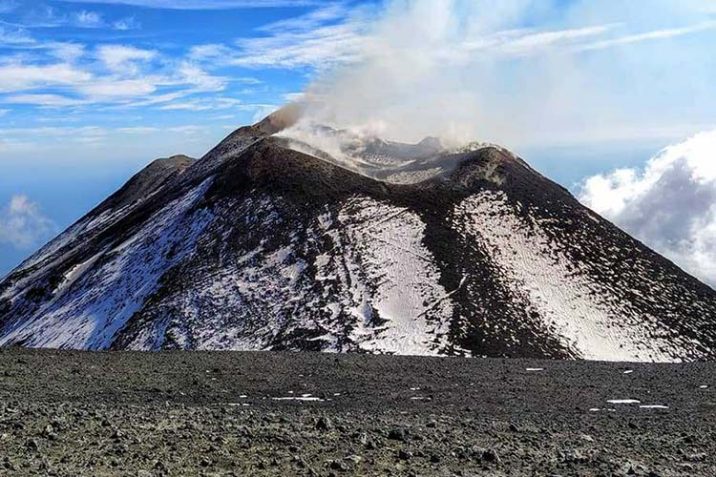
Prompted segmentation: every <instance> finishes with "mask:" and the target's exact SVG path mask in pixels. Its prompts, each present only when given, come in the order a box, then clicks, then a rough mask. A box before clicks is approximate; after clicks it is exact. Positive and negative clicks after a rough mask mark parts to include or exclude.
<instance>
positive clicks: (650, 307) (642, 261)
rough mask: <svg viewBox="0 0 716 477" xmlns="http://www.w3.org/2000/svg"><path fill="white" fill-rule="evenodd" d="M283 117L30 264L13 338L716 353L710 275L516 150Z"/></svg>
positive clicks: (145, 180)
mask: <svg viewBox="0 0 716 477" xmlns="http://www.w3.org/2000/svg"><path fill="white" fill-rule="evenodd" d="M281 127H282V126H277V125H276V123H275V121H274V122H271V121H268V120H267V121H264V122H262V123H259V124H257V125H255V126H250V127H245V128H241V129H239V130H237V131H236V132H234V133H233V134H231V135H230V136H229V137H228V138H227V139H225V140H224V141H223V142H222V143H221V144H219V145H218V146H217V147H216V148H214V149H213V150H212V151H210V152H209V153H208V154H207V155H206V156H205V157H204V158H202V159H200V160H198V161H193V160H191V159H189V158H185V157H174V158H170V159H165V160H160V161H157V162H155V163H153V164H152V165H150V166H149V167H148V168H146V169H145V170H144V171H142V172H140V173H139V174H138V175H137V176H135V178H133V179H132V180H131V181H130V182H129V183H128V184H127V185H126V186H125V187H123V188H122V189H121V190H120V191H118V192H117V193H116V194H114V195H113V196H111V197H110V198H109V199H107V201H105V202H104V203H102V204H100V205H99V206H98V207H97V208H96V209H95V210H93V211H92V212H90V213H89V214H88V215H87V216H85V217H84V218H83V219H81V220H80V221H79V222H78V223H77V224H75V225H73V226H72V227H70V228H69V229H68V230H67V231H66V232H64V233H63V234H61V235H60V236H59V237H57V238H56V239H55V240H54V241H52V242H51V243H50V244H48V245H47V246H46V247H44V248H43V249H41V250H40V251H39V252H38V253H37V254H35V255H34V256H33V257H30V258H29V259H28V260H27V261H25V263H23V264H22V265H21V266H20V267H19V268H18V269H16V270H15V271H13V272H12V273H11V274H10V275H8V276H7V277H6V278H5V280H4V281H2V282H1V283H0V345H12V344H19V345H24V346H31V347H61V348H78V349H109V348H113V349H147V350H153V349H163V348H180V349H240V350H262V349H273V350H320V351H334V352H349V351H351V352H372V353H400V354H442V355H474V356H529V357H553V358H587V359H605V360H644V361H673V360H694V359H706V358H714V357H716V326H715V323H716V322H715V317H716V293H715V292H714V291H713V290H712V289H711V288H709V287H707V286H705V285H703V284H702V283H700V282H699V281H697V280H696V279H694V278H692V277H690V276H689V275H687V274H685V273H684V272H682V271H681V270H680V269H678V268H677V267H676V266H675V265H673V264H672V263H671V262H669V261H667V260H665V259H664V258H662V257H660V256H659V255H657V254H655V253H654V252H652V251H651V250H649V249H648V248H646V247H645V246H643V245H642V244H640V243H639V242H637V241H635V240H633V239H632V238H630V237H629V236H627V235H626V234H624V233H623V232H622V231H620V230H619V229H617V228H616V227H614V226H613V225H611V224H610V223H609V222H607V221H605V220H603V219H601V218H600V217H598V216H597V215H595V214H594V213H593V212H591V211H590V210H588V209H586V208H585V207H583V206H582V205H580V204H579V203H578V202H577V201H576V200H575V199H574V198H573V197H572V196H571V195H570V194H569V193H568V192H567V191H565V190H564V189H563V188H561V187H560V186H558V185H556V184H554V183H552V182H550V181H549V180H547V179H545V178H544V177H542V176H541V175H539V174H538V173H536V172H535V171H533V170H532V169H531V168H530V167H529V166H528V165H527V164H525V163H524V162H523V161H522V160H521V159H519V158H517V157H515V156H513V155H512V154H510V153H509V152H508V151H505V150H504V149H501V148H499V147H496V146H487V145H473V146H470V147H466V148H463V149H461V150H459V151H447V150H445V149H444V148H442V146H441V145H440V144H439V142H437V141H436V140H426V141H423V142H422V143H419V144H417V145H414V146H410V145H404V144H397V143H390V142H386V141H381V140H378V139H375V138H368V139H365V138H360V137H353V138H351V141H349V142H348V143H346V144H348V145H347V146H346V145H344V146H343V147H342V149H341V151H340V154H338V153H336V152H334V151H326V150H321V149H319V148H318V145H317V144H315V143H314V144H307V143H306V142H305V141H303V140H299V139H297V138H296V137H291V135H290V134H289V135H287V136H286V137H276V136H272V134H274V133H276V132H278V130H279V129H280V128H281ZM327 131H328V133H329V134H331V135H333V137H336V136H338V135H340V134H345V133H343V132H337V131H334V130H327ZM304 139H305V138H304ZM329 149H330V148H329ZM331 152H333V153H331ZM347 160H351V161H355V162H354V163H353V164H352V165H348V164H346V161H347ZM356 164H357V165H356ZM381 171H382V172H381ZM381 174H383V175H382V176H381ZM378 179H384V180H378Z"/></svg>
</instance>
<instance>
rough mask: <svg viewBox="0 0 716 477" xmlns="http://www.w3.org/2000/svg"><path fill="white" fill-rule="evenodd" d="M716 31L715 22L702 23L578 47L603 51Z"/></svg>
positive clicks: (585, 49) (584, 49)
mask: <svg viewBox="0 0 716 477" xmlns="http://www.w3.org/2000/svg"><path fill="white" fill-rule="evenodd" d="M713 29H716V21H713V22H702V23H697V24H695V25H689V26H685V27H681V28H667V29H662V30H652V31H647V32H644V33H637V34H634V35H626V36H621V37H618V38H613V39H609V40H603V41H598V42H595V43H591V44H587V45H582V46H580V47H578V48H577V49H578V50H582V51H589V50H602V49H604V48H611V47H615V46H622V45H630V44H633V43H641V42H644V41H651V40H665V39H669V38H675V37H678V36H683V35H689V34H691V33H698V32H701V31H706V30H713Z"/></svg>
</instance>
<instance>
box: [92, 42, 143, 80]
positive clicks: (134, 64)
mask: <svg viewBox="0 0 716 477" xmlns="http://www.w3.org/2000/svg"><path fill="white" fill-rule="evenodd" d="M97 57H98V58H99V59H100V61H102V62H103V63H104V64H105V66H106V67H107V69H109V70H110V71H113V72H115V73H122V74H124V75H135V74H137V73H139V68H140V63H145V62H148V61H151V60H153V59H154V58H156V57H157V52H156V51H154V50H144V49H141V48H136V47H134V46H128V45H101V46H99V47H98V48H97Z"/></svg>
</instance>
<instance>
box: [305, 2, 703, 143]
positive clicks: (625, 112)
mask: <svg viewBox="0 0 716 477" xmlns="http://www.w3.org/2000/svg"><path fill="white" fill-rule="evenodd" d="M635 3H636V2H631V3H630V2H618V1H611V0H609V1H605V2H599V8H595V2H593V1H591V0H590V1H586V0H582V1H580V0H578V1H575V2H569V3H568V4H565V3H564V2H545V1H541V0H504V1H500V2H494V1H484V0H472V1H461V0H413V1H408V0H393V1H389V2H388V3H387V5H385V6H384V7H383V9H382V10H381V11H380V12H379V13H378V14H377V19H376V18H371V19H370V21H366V19H365V18H364V17H361V19H360V20H361V21H363V22H364V23H365V25H366V26H365V27H364V28H351V29H347V31H351V32H354V31H355V32H358V33H355V35H356V38H351V39H350V41H348V40H346V41H342V42H340V43H339V46H336V48H338V49H341V51H336V52H334V57H336V58H340V59H341V61H340V62H338V65H337V66H335V65H333V67H327V68H324V69H323V70H322V71H321V73H320V74H319V76H318V78H317V79H316V80H315V81H314V82H313V83H312V84H311V85H310V86H309V87H308V88H307V89H306V91H305V92H304V95H303V99H302V101H304V102H305V104H306V105H307V109H306V114H305V116H304V119H303V121H302V125H305V124H306V123H320V124H329V125H334V126H337V127H340V128H349V129H352V130H354V131H361V132H364V133H368V134H376V135H380V136H382V137H386V138H390V139H394V140H401V141H409V142H415V141H419V140H420V139H422V138H423V137H426V136H440V137H441V138H442V139H443V140H444V141H445V142H447V143H464V142H466V141H470V140H481V141H489V142H496V143H500V144H503V145H505V146H508V147H514V146H523V145H533V144H540V145H544V144H548V143H562V142H579V141H584V140H602V139H605V138H614V136H616V138H617V139H621V137H620V135H625V134H637V135H638V134H652V133H653V131H654V130H656V129H659V130H660V131H662V130H663V128H664V127H667V126H668V127H671V126H673V123H672V122H671V121H670V120H671V119H673V118H671V111H672V110H674V109H675V106H674V105H673V104H671V103H670V99H669V98H670V92H671V91H672V90H674V91H675V90H676V89H678V90H679V97H683V95H684V94H689V93H691V97H693V98H698V97H703V96H704V95H705V94H708V95H709V97H710V98H713V95H712V94H711V93H709V91H710V87H707V85H706V84H701V83H702V82H701V81H699V80H696V79H694V78H704V79H707V78H708V77H712V76H713V75H712V74H702V75H701V76H698V71H695V70H697V69H703V64H702V63H703V61H702V60H703V54H704V53H705V52H704V51H702V50H701V47H693V46H691V47H686V46H684V47H683V48H682V47H680V46H677V45H678V42H675V41H670V40H673V39H675V38H679V37H684V36H687V35H698V34H707V33H705V32H709V31H710V30H712V29H713V28H714V27H716V24H714V22H712V21H709V17H708V14H705V13H703V12H702V11H699V9H698V5H701V6H703V5H702V4H700V3H699V2H692V1H685V2H679V3H677V2H674V1H667V0H655V1H654V2H653V3H650V7H649V8H644V7H643V6H642V5H635ZM664 19H667V20H668V25H665V24H664ZM347 21H348V22H350V21H354V22H357V21H358V20H356V19H355V18H352V19H349V20H347ZM535 25H539V26H535ZM313 47H314V45H312V44H311V48H313ZM325 47H326V46H325V45H322V48H325ZM689 48H690V49H689ZM343 50H346V51H343ZM311 51H312V50H311ZM321 54H323V55H325V51H323V50H321ZM685 71H690V72H693V73H694V74H695V75H696V76H694V75H691V76H690V78H691V79H690V82H685V81H684V78H683V75H685V74H686V73H685ZM704 71H706V70H704ZM657 76H658V80H657V79H656V78H657ZM684 88H687V90H684ZM694 104H698V102H696V101H695V102H694ZM676 109H680V113H681V115H679V116H677V115H676V114H674V115H673V117H678V118H681V117H684V115H683V109H684V108H683V105H681V107H679V108H676ZM657 111H658V112H659V114H655V113H656V112H657ZM652 113H654V114H652ZM692 117H696V115H694V116H692ZM644 118H649V119H647V120H645V119H644ZM635 124H639V130H637V131H635V127H634V125H635ZM300 126H301V124H300V125H299V127H300Z"/></svg>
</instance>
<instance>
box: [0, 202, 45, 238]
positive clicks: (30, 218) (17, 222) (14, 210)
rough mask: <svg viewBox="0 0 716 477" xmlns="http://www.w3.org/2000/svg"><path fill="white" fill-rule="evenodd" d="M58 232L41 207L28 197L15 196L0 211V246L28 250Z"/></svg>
mask: <svg viewBox="0 0 716 477" xmlns="http://www.w3.org/2000/svg"><path fill="white" fill-rule="evenodd" d="M56 231H57V226H56V225H55V223H54V222H53V221H52V220H50V219H49V218H47V217H46V216H45V215H44V214H43V213H42V211H40V208H39V206H38V205H37V204H36V203H34V202H32V201H31V200H30V199H29V198H28V197H27V196H26V195H15V196H13V197H12V198H11V199H10V202H9V203H8V204H7V205H6V206H5V207H3V208H2V209H0V244H2V243H8V244H10V245H12V246H14V247H15V248H18V249H27V248H30V247H33V246H35V245H37V244H38V243H39V242H41V241H44V240H47V239H48V238H49V237H50V236H52V235H53V234H54V233H55V232H56Z"/></svg>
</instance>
